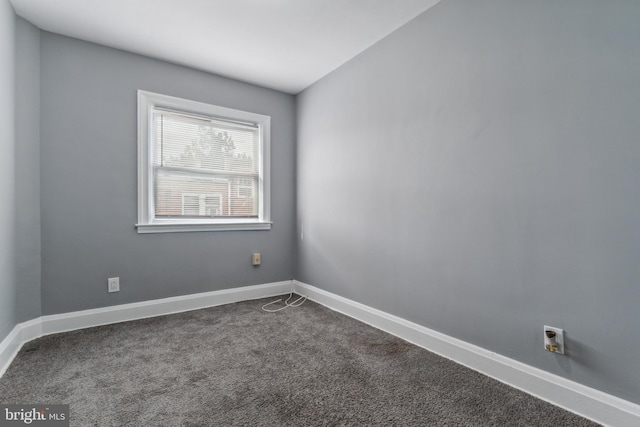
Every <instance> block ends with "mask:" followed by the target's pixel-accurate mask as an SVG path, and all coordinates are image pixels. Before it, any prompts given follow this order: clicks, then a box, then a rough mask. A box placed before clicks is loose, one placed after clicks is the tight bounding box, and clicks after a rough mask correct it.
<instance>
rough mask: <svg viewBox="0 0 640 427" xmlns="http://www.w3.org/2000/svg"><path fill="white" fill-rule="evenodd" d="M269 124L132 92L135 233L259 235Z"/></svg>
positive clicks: (264, 225) (264, 218)
mask: <svg viewBox="0 0 640 427" xmlns="http://www.w3.org/2000/svg"><path fill="white" fill-rule="evenodd" d="M269 131H270V118H269V117H268V116H263V115H259V114H255V113H249V112H244V111H239V110H232V109H229V108H224V107H218V106H214V105H209V104H203V103H200V102H196V101H189V100H184V99H180V98H174V97H170V96H166V95H160V94H154V93H151V92H145V91H138V224H137V228H138V232H139V233H154V232H175V231H208V230H244V229H249V230H264V229H269V228H270V226H271V225H270V224H271V222H270V220H269Z"/></svg>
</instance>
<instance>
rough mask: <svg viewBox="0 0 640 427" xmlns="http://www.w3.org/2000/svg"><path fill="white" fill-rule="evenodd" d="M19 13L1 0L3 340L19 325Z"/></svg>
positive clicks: (0, 331)
mask: <svg viewBox="0 0 640 427" xmlns="http://www.w3.org/2000/svg"><path fill="white" fill-rule="evenodd" d="M15 20H16V18H15V14H14V13H13V8H12V7H11V5H10V4H9V1H8V0H0V201H1V202H0V342H1V341H2V340H3V339H4V337H5V336H6V335H7V334H8V333H9V332H10V331H11V330H12V329H13V327H14V326H15V324H16V317H15V299H16V297H15V295H16V268H15V252H14V249H15V248H14V245H15V230H14V227H15V209H14V207H13V204H14V200H15V173H14V171H15V166H14V159H15V145H16V140H15V128H16V126H15V112H14V111H15V110H14V106H15V90H14V86H15V63H16V58H15V46H14V44H15V32H14V31H15Z"/></svg>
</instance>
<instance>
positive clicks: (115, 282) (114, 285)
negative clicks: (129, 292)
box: [107, 277, 120, 292]
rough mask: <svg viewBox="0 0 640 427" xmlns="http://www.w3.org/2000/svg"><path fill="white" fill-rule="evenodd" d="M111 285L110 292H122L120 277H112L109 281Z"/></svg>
mask: <svg viewBox="0 0 640 427" xmlns="http://www.w3.org/2000/svg"><path fill="white" fill-rule="evenodd" d="M107 283H108V284H109V292H120V278H119V277H110V278H109V279H108V280H107Z"/></svg>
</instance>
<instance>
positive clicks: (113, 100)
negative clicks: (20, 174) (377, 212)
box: [40, 32, 295, 315]
mask: <svg viewBox="0 0 640 427" xmlns="http://www.w3.org/2000/svg"><path fill="white" fill-rule="evenodd" d="M40 42H41V53H42V55H41V58H40V61H41V135H42V138H41V147H40V163H41V209H42V314H44V315H46V314H53V313H63V312H69V311H74V310H81V309H89V308H94V307H103V306H108V305H114V304H122V303H129V302H135V301H143V300H150V299H155V298H163V297H170V296H175V295H185V294H191V293H197V292H206V291H213V290H220V289H228V288H232V287H238V286H247V285H252V284H261V283H269V282H274V281H280V280H288V279H290V278H291V277H292V272H293V261H292V244H291V242H292V241H293V238H294V237H293V233H294V215H295V207H294V179H295V175H294V168H293V163H294V161H295V155H294V142H295V126H294V121H295V100H294V97H293V96H291V95H286V94H283V93H280V92H276V91H272V90H268V89H263V88H259V87H256V86H251V85H248V84H244V83H240V82H237V81H233V80H229V79H225V78H221V77H217V76H213V75H210V74H207V73H202V72H199V71H195V70H192V69H189V68H185V67H181V66H178V65H173V64H169V63H166V62H162V61H157V60H153V59H150V58H146V57H142V56H138V55H134V54H130V53H126V52H123V51H118V50H114V49H110V48H106V47H102V46H99V45H95V44H91V43H87V42H82V41H79V40H75V39H70V38H67V37H63V36H58V35H54V34H51V33H46V32H42V33H41V40H40ZM138 89H143V90H148V91H152V92H158V93H162V94H166V95H172V96H177V97H182V98H188V99H193V100H197V101H203V102H208V103H212V104H216V105H221V106H224V107H229V108H236V109H241V110H246V111H251V112H255V113H259V114H266V115H269V116H271V124H272V134H271V147H272V148H271V149H272V152H271V176H272V192H271V197H272V199H271V205H272V212H271V216H272V219H273V221H274V225H273V227H272V229H271V230H269V231H238V232H236V231H225V232H203V233H170V234H148V235H140V234H137V233H136V230H135V228H134V224H135V223H136V219H137V190H136V188H137V187H136V186H137V181H136V180H137V175H136V164H137V163H136V144H137V142H136V135H137V125H136V90H138ZM252 252H261V253H262V266H261V267H259V268H254V267H252V266H251V253H252ZM115 276H118V277H120V288H121V291H120V292H119V293H114V294H108V293H107V278H108V277H115Z"/></svg>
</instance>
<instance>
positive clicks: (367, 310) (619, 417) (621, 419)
mask: <svg viewBox="0 0 640 427" xmlns="http://www.w3.org/2000/svg"><path fill="white" fill-rule="evenodd" d="M294 287H295V291H296V293H298V294H300V295H305V296H307V297H308V298H309V299H310V300H312V301H315V302H317V303H319V304H322V305H324V306H326V307H328V308H330V309H332V310H335V311H337V312H340V313H342V314H345V315H347V316H350V317H353V318H354V319H357V320H359V321H361V322H363V323H366V324H368V325H371V326H373V327H375V328H377V329H380V330H383V331H385V332H388V333H390V334H392V335H395V336H397V337H399V338H402V339H404V340H406V341H408V342H411V343H413V344H415V345H417V346H420V347H422V348H425V349H427V350H429V351H432V352H434V353H436V354H439V355H441V356H443V357H446V358H448V359H451V360H453V361H454V362H457V363H460V364H461V365H464V366H467V367H469V368H471V369H474V370H476V371H479V372H481V373H483V374H485V375H487V376H489V377H492V378H495V379H497V380H498V381H501V382H503V383H506V384H508V385H510V386H512V387H515V388H518V389H520V390H522V391H525V392H527V393H529V394H531V395H533V396H536V397H538V398H540V399H542V400H545V401H548V402H550V403H552V404H554V405H556V406H559V407H561V408H564V409H566V410H568V411H571V412H574V413H576V414H578V415H581V416H583V417H585V418H589V419H591V420H593V421H595V422H598V423H600V424H603V425H606V426H616V427H617V426H620V427H626V426H630V427H631V426H640V405H636V404H635V403H632V402H629V401H626V400H623V399H620V398H618V397H615V396H612V395H610V394H607V393H604V392H601V391H599V390H596V389H593V388H590V387H587V386H584V385H582V384H579V383H576V382H574V381H570V380H567V379H566V378H562V377H560V376H558V375H554V374H551V373H549V372H546V371H543V370H541V369H538V368H534V367H532V366H529V365H526V364H524V363H522V362H518V361H516V360H513V359H510V358H508V357H505V356H501V355H499V354H496V353H493V352H491V351H488V350H486V349H483V348H481V347H478V346H475V345H473V344H469V343H467V342H465V341H461V340H458V339H456V338H453V337H450V336H448V335H444V334H441V333H439V332H436V331H434V330H432V329H429V328H426V327H424V326H420V325H418V324H416V323H412V322H409V321H407V320H405V319H402V318H400V317H397V316H393V315H391V314H388V313H385V312H383V311H380V310H377V309H375V308H371V307H368V306H366V305H363V304H360V303H357V302H355V301H352V300H349V299H347V298H343V297H341V296H339V295H336V294H332V293H330V292H327V291H323V290H322V289H318V288H316V287H314V286H311V285H308V284H306V283H302V282H298V281H294Z"/></svg>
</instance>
